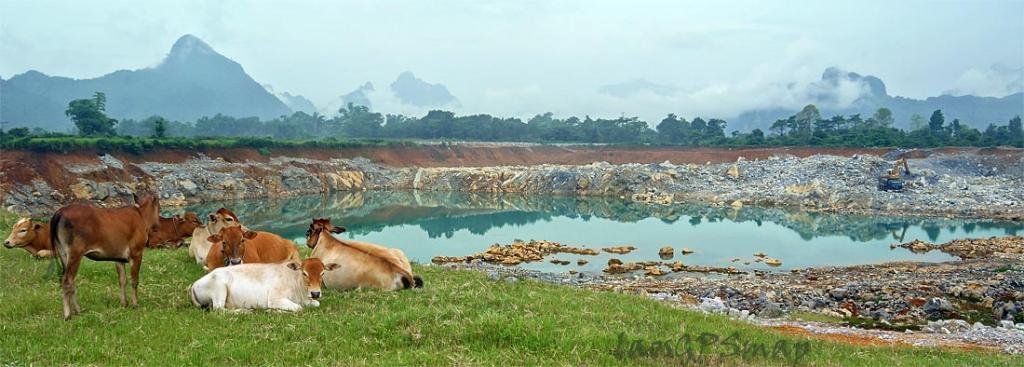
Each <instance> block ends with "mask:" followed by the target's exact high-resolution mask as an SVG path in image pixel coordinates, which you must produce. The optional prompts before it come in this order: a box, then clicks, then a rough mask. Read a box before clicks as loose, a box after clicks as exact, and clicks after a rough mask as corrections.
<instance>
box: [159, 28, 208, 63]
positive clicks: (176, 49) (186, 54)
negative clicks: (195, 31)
mask: <svg viewBox="0 0 1024 367" xmlns="http://www.w3.org/2000/svg"><path fill="white" fill-rule="evenodd" d="M205 55H220V54H218V53H217V51H214V50H213V48H212V47H210V45H208V44H206V42H203V40H201V39H199V37H196V36H193V35H191V34H186V35H184V36H181V37H179V38H178V40H177V41H175V42H174V45H173V46H171V52H170V53H168V54H167V59H168V60H182V59H188V58H191V57H195V56H205Z"/></svg>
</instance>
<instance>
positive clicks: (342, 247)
mask: <svg viewBox="0 0 1024 367" xmlns="http://www.w3.org/2000/svg"><path fill="white" fill-rule="evenodd" d="M342 232H345V228H343V227H335V226H332V225H331V220H330V219H329V218H322V219H313V223H312V224H310V225H309V230H308V231H306V246H309V247H310V248H312V249H313V253H312V254H310V255H309V256H310V257H316V258H319V259H321V260H323V261H326V262H330V263H336V264H338V265H341V269H340V270H338V271H335V272H331V273H329V274H327V276H325V277H324V285H325V286H327V288H334V289H341V290H348V289H353V288H380V289H386V290H396V289H403V288H410V287H416V288H421V287H423V278H420V277H419V276H416V275H413V273H412V265H410V264H409V259H408V258H406V257H405V253H404V252H402V250H399V249H389V248H386V247H382V246H379V245H375V244H372V243H367V242H360V241H352V240H342V239H337V238H334V236H332V235H331V233H342Z"/></svg>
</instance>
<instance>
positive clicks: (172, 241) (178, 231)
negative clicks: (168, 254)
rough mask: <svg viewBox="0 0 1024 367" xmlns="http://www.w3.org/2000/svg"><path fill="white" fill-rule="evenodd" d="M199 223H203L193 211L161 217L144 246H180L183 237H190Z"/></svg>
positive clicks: (183, 239)
mask: <svg viewBox="0 0 1024 367" xmlns="http://www.w3.org/2000/svg"><path fill="white" fill-rule="evenodd" d="M201 225H203V223H202V222H200V221H199V217H198V216H196V213H193V212H186V213H185V215H184V216H181V215H178V216H174V217H171V218H163V217H161V218H160V224H158V225H157V227H156V228H154V229H153V232H152V233H150V234H149V243H147V244H146V247H151V248H158V247H169V248H178V247H181V244H182V243H183V242H184V241H185V237H191V236H192V232H193V231H195V230H196V228H199V226H201Z"/></svg>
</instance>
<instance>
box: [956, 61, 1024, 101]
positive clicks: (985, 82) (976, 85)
mask: <svg viewBox="0 0 1024 367" xmlns="http://www.w3.org/2000/svg"><path fill="white" fill-rule="evenodd" d="M1020 92H1024V67H1018V68H1012V67H1007V66H1005V65H1001V64H995V65H992V66H991V67H989V68H987V69H979V68H970V69H967V71H964V73H963V74H961V75H960V77H959V78H957V80H956V81H955V82H953V88H952V89H950V90H947V91H945V92H943V94H950V95H954V96H961V95H965V94H973V95H977V96H984V97H1004V96H1007V95H1010V94H1014V93H1020Z"/></svg>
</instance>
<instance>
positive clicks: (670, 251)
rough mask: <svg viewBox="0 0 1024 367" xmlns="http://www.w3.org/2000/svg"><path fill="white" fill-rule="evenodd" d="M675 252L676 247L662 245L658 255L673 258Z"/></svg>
mask: <svg viewBox="0 0 1024 367" xmlns="http://www.w3.org/2000/svg"><path fill="white" fill-rule="evenodd" d="M675 252H676V249H674V248H672V246H665V247H662V248H661V250H658V255H660V256H661V258H663V259H664V258H670V259H671V258H672V255H674V254H675Z"/></svg>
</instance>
